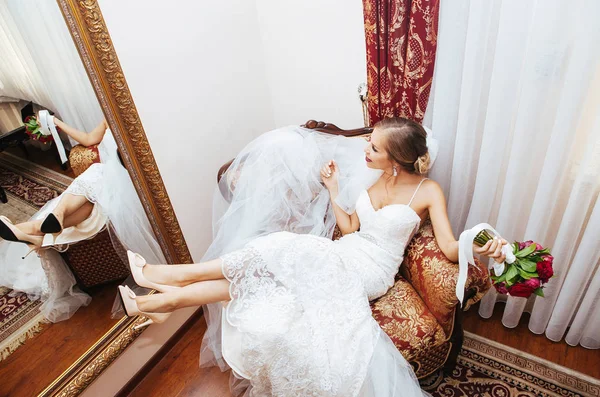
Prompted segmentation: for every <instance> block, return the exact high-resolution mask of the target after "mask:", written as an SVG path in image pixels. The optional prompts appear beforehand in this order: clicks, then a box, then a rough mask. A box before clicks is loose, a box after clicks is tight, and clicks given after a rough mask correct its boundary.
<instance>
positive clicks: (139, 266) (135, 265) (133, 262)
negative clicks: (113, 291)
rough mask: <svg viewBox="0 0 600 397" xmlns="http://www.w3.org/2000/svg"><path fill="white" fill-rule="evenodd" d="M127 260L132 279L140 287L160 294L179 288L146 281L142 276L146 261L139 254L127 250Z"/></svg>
mask: <svg viewBox="0 0 600 397" xmlns="http://www.w3.org/2000/svg"><path fill="white" fill-rule="evenodd" d="M127 259H128V260H129V268H130V269H131V274H132V275H133V279H134V280H135V282H136V283H137V285H139V286H140V287H146V288H152V289H155V290H157V291H160V292H169V291H176V290H178V289H179V288H181V287H176V286H173V285H166V284H158V283H154V282H152V281H150V280H148V279H147V278H146V277H145V276H144V266H146V260H145V259H144V257H143V256H141V255H140V254H136V253H135V252H132V251H129V250H127Z"/></svg>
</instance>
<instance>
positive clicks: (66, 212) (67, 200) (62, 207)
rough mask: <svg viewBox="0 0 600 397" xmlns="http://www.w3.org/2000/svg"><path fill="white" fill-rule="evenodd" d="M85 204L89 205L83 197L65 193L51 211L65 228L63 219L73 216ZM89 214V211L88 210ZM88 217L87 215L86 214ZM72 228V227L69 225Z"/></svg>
mask: <svg viewBox="0 0 600 397" xmlns="http://www.w3.org/2000/svg"><path fill="white" fill-rule="evenodd" d="M86 203H90V202H89V201H88V199H87V198H86V197H85V196H79V195H74V194H70V193H65V194H63V196H62V197H61V199H60V201H59V202H58V204H57V205H56V207H55V208H54V210H53V211H52V213H53V214H54V216H56V218H57V219H58V221H59V222H60V224H61V225H63V227H66V226H65V219H66V218H67V217H69V216H70V215H72V214H74V213H75V212H76V211H77V210H79V209H80V208H81V207H82V206H84V205H85V204H86ZM90 212H91V210H90ZM88 215H89V214H88ZM71 226H72V225H71Z"/></svg>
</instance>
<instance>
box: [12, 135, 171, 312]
mask: <svg viewBox="0 0 600 397" xmlns="http://www.w3.org/2000/svg"><path fill="white" fill-rule="evenodd" d="M98 150H99V154H100V161H101V163H97V164H93V165H92V166H91V167H89V168H88V169H87V170H86V171H85V172H83V173H82V174H81V175H79V176H78V177H77V178H75V180H73V182H72V183H71V185H69V187H68V188H67V190H66V191H65V192H64V193H63V194H62V195H60V196H59V197H57V198H55V199H53V200H51V201H49V202H48V203H46V205H44V206H43V207H42V208H41V209H40V210H39V211H38V212H37V213H36V214H35V215H33V216H32V218H31V220H36V219H44V218H45V217H46V215H48V214H49V213H50V212H52V210H53V209H54V208H55V207H56V206H57V205H58V203H59V201H60V199H61V198H62V197H63V195H64V194H66V193H70V194H73V195H81V196H85V197H86V198H87V199H88V200H89V201H90V202H92V203H94V204H95V205H94V209H93V211H92V214H91V215H90V217H88V219H86V220H85V221H83V222H81V223H80V224H79V225H77V226H74V227H69V228H66V229H65V230H63V232H62V233H61V234H60V235H59V236H58V238H57V240H56V243H57V244H59V245H58V248H60V249H61V250H63V249H68V244H70V243H74V242H77V241H81V240H84V239H89V238H93V237H94V236H95V235H96V234H97V233H98V232H100V231H102V230H103V229H104V228H105V227H107V225H110V228H109V230H110V231H111V237H113V238H114V237H116V238H118V239H119V241H120V242H121V244H123V245H124V246H125V247H127V248H129V249H131V250H133V251H136V252H139V253H141V254H142V255H144V257H146V258H148V260H149V261H152V262H154V263H160V262H164V257H163V256H162V251H161V250H160V247H159V245H158V242H157V241H156V238H155V236H154V234H153V232H152V229H151V227H150V224H149V222H148V219H147V217H146V214H145V212H144V209H143V207H142V204H141V203H140V200H139V198H138V196H137V193H136V191H135V188H134V186H133V184H132V182H131V179H130V177H129V174H128V173H127V170H126V169H125V168H124V167H123V166H122V165H121V163H120V161H119V158H118V155H117V146H116V143H115V141H114V138H113V136H112V133H111V131H110V130H107V131H106V133H105V134H104V138H103V140H102V142H101V143H100V145H99V146H98ZM113 233H114V235H112V234H113ZM27 251H28V248H27V246H25V245H24V244H18V243H9V242H4V241H3V242H0V285H1V286H5V287H9V288H12V289H14V290H15V291H20V292H25V293H27V294H28V296H29V297H30V299H41V300H43V301H44V304H43V305H42V306H41V309H40V310H41V311H42V313H43V314H44V316H45V317H46V318H47V319H48V320H50V321H52V322H56V321H61V320H65V319H67V318H69V317H71V316H72V314H73V313H74V312H75V311H76V310H77V309H78V308H79V307H81V306H83V305H87V304H88V303H89V301H90V297H89V296H88V295H87V294H85V293H83V292H81V291H79V290H78V289H77V288H76V287H75V278H74V277H73V274H72V273H71V271H70V270H69V268H68V267H67V265H66V264H65V262H64V260H63V259H62V257H61V256H60V254H59V253H58V252H57V251H55V250H53V249H42V250H40V253H39V256H36V255H34V254H31V255H29V256H28V257H27V258H25V259H22V257H23V255H24V254H25V253H27ZM98 266H102V263H101V261H99V262H98Z"/></svg>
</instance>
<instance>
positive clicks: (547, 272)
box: [536, 255, 554, 283]
mask: <svg viewBox="0 0 600 397" xmlns="http://www.w3.org/2000/svg"><path fill="white" fill-rule="evenodd" d="M553 262H554V257H553V256H552V255H542V260H541V261H540V262H538V263H537V266H536V270H537V274H538V276H539V278H540V281H541V282H542V283H547V282H548V280H550V278H551V277H552V276H553V275H554V270H553V269H552V263H553Z"/></svg>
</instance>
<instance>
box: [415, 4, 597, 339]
mask: <svg viewBox="0 0 600 397" xmlns="http://www.w3.org/2000/svg"><path fill="white" fill-rule="evenodd" d="M598 15H600V2H598V1H596V0H576V1H571V2H564V1H561V0H544V1H533V0H532V1H522V0H503V1H500V0H496V1H467V0H452V1H450V0H444V1H442V4H441V11H440V20H439V33H438V37H439V41H438V49H437V55H436V57H437V58H436V65H435V75H434V80H433V85H434V87H433V91H432V94H431V97H430V104H429V107H428V109H427V114H426V117H425V122H424V123H425V124H426V125H427V126H430V127H432V130H433V131H434V135H435V137H436V138H438V139H439V140H440V153H439V155H438V159H437V163H436V166H435V167H434V168H433V170H432V177H433V178H434V179H436V180H437V181H439V183H440V184H441V185H442V187H443V188H444V191H445V192H446V194H447V199H448V213H449V215H450V219H451V222H452V226H453V229H454V233H455V234H456V235H457V236H458V235H459V232H460V231H462V230H463V229H465V228H470V227H473V226H474V225H475V224H477V223H479V222H488V223H490V224H492V225H495V226H496V227H497V229H498V230H499V231H500V233H502V234H503V235H504V237H506V238H507V239H509V240H520V241H522V240H528V239H532V240H534V241H537V242H540V243H541V244H542V245H544V246H548V247H550V248H551V250H552V254H553V255H554V257H555V260H554V269H555V274H556V275H555V277H554V278H553V279H552V280H551V281H550V282H549V283H548V285H547V287H546V288H545V290H544V292H545V295H546V297H545V298H536V297H535V296H533V297H532V298H530V299H529V300H526V299H523V298H512V297H509V298H508V299H506V297H505V296H501V295H498V294H497V293H496V291H495V290H493V289H492V291H490V292H489V293H488V294H487V295H486V296H485V297H484V298H483V300H482V302H481V306H480V309H479V313H480V315H481V316H483V317H490V316H491V314H492V310H493V307H494V304H495V303H496V302H497V301H500V300H506V301H507V302H506V307H505V309H504V313H503V319H502V322H503V324H504V325H505V326H507V327H515V326H516V325H517V324H518V322H519V319H520V317H521V315H522V313H523V311H528V312H530V313H531V318H530V320H529V329H530V330H531V331H532V332H534V333H537V334H541V333H545V334H546V336H547V337H548V338H549V339H551V340H554V341H558V340H561V339H562V338H563V337H564V338H565V340H566V342H567V343H569V344H571V345H577V344H581V345H582V346H584V347H586V348H591V349H597V348H600V304H599V303H598V301H599V300H600V201H599V198H598V193H599V191H600V61H599V58H600V24H598V22H597V17H598Z"/></svg>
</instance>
